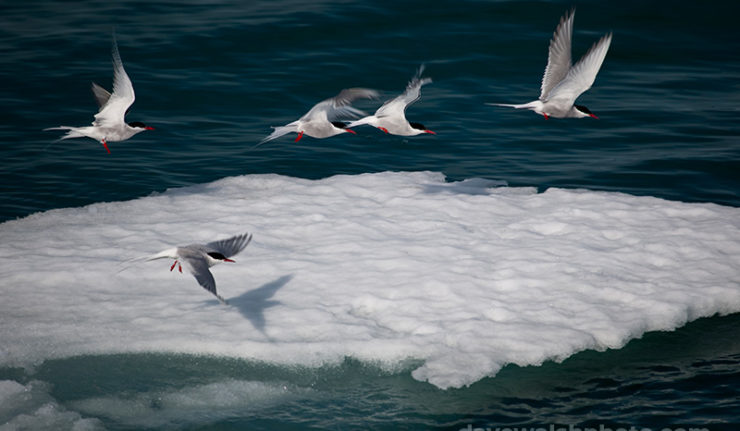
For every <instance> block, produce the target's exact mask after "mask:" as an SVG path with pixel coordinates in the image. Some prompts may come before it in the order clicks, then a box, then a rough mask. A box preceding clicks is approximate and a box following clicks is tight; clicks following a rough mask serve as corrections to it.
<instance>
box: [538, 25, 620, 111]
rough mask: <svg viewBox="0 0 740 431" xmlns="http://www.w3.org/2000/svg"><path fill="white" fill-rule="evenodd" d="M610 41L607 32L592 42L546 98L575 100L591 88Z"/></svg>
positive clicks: (610, 38) (610, 37)
mask: <svg viewBox="0 0 740 431" xmlns="http://www.w3.org/2000/svg"><path fill="white" fill-rule="evenodd" d="M611 42H612V34H611V33H609V34H607V35H605V36H604V37H602V38H601V39H599V41H598V42H596V43H594V44H593V46H592V47H591V48H590V49H589V50H588V52H587V53H586V54H585V55H584V56H583V57H581V59H580V60H578V63H576V64H575V65H574V66H573V67H572V68H571V69H570V72H568V75H567V76H566V77H565V79H563V81H562V82H561V83H560V84H559V85H558V86H556V87H555V88H553V89H552V91H551V92H550V94H549V97H548V99H549V100H553V99H561V98H562V99H570V100H571V103H572V102H573V101H575V99H577V98H578V96H580V95H581V94H582V93H583V92H584V91H586V90H588V89H589V88H591V85H593V83H594V80H596V75H597V74H598V73H599V69H601V64H602V63H603V62H604V58H605V57H606V53H607V51H609V46H610V45H611Z"/></svg>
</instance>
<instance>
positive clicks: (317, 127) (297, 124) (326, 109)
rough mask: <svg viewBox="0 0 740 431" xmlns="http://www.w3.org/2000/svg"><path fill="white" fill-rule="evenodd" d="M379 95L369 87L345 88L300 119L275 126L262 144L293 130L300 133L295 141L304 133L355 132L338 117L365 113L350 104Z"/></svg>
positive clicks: (333, 133) (326, 135) (314, 136)
mask: <svg viewBox="0 0 740 431" xmlns="http://www.w3.org/2000/svg"><path fill="white" fill-rule="evenodd" d="M377 97H378V92H377V91H375V90H370V89H367V88H348V89H344V90H342V91H341V92H340V93H339V94H338V95H336V96H335V97H332V98H331V99H326V100H324V101H322V102H319V103H318V104H316V105H315V106H314V107H313V108H311V110H310V111H308V112H307V113H306V114H305V115H304V116H302V117H301V118H299V119H298V120H296V121H293V122H292V123H289V124H286V125H285V126H278V127H273V129H275V130H274V131H273V132H272V134H270V135H269V136H267V137H266V138H265V139H263V140H262V141H261V142H260V145H261V144H264V143H265V142H268V141H271V140H273V139H277V138H279V137H281V136H283V135H286V134H288V133H291V132H295V133H298V137H297V138H296V139H295V142H298V141H300V140H301V138H302V137H303V135H304V134H305V135H308V136H311V137H313V138H319V139H321V138H328V137H330V136H334V135H338V134H340V133H353V134H354V133H355V131H354V130H352V129H349V128H348V127H347V125H346V124H344V123H343V122H341V121H338V119H339V118H341V117H347V116H352V117H354V118H357V117H359V116H361V115H364V112H362V111H360V110H359V109H356V108H354V107H352V106H350V104H351V103H352V102H354V101H355V100H357V99H362V98H364V99H374V98H377Z"/></svg>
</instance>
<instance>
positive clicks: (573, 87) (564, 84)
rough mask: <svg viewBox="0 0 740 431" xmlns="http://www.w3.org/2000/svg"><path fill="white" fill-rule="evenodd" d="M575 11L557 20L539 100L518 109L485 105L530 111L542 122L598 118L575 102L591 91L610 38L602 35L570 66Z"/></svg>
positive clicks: (499, 104) (517, 106)
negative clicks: (537, 115)
mask: <svg viewBox="0 0 740 431" xmlns="http://www.w3.org/2000/svg"><path fill="white" fill-rule="evenodd" d="M574 15H575V10H572V11H571V12H570V13H566V14H565V16H563V18H562V19H561V20H560V24H558V26H557V28H556V29H555V33H554V34H553V37H552V40H550V50H549V54H548V58H547V67H546V68H545V75H544V76H543V77H542V91H541V93H540V98H539V100H535V101H532V102H529V103H524V104H521V105H511V104H502V103H489V105H495V106H508V107H511V108H516V109H530V110H532V111H534V112H536V113H538V114H540V115H542V116H544V117H545V119H548V118H549V117H554V118H584V117H591V118H598V117H597V116H596V115H594V114H593V113H592V112H591V111H590V110H589V109H588V108H586V107H585V106H583V105H576V104H575V101H576V99H577V98H578V96H580V95H581V94H582V93H583V92H585V91H586V90H588V89H589V88H591V85H593V83H594V80H595V79H596V75H597V74H598V73H599V69H600V68H601V64H602V63H603V62H604V58H605V57H606V52H607V51H608V50H609V45H610V44H611V41H612V34H611V33H608V34H606V35H604V36H603V37H602V38H601V39H599V41H598V42H596V43H595V44H594V45H593V46H592V47H591V49H589V50H588V52H587V53H586V54H585V55H584V56H583V57H581V59H580V60H579V61H578V63H576V64H574V65H572V64H571V40H572V38H573V16H574Z"/></svg>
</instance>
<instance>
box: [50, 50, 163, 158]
mask: <svg viewBox="0 0 740 431" xmlns="http://www.w3.org/2000/svg"><path fill="white" fill-rule="evenodd" d="M92 91H93V94H94V95H95V100H97V102H98V105H99V106H100V111H98V113H97V114H95V121H93V123H92V126H87V127H70V126H59V127H50V128H48V129H44V130H68V132H67V134H66V135H64V136H62V137H61V138H60V139H69V138H82V137H88V138H92V139H95V140H97V141H100V143H101V144H103V147H105V149H106V151H108V153H110V149H108V142H120V141H125V140H126V139H128V138H130V137H132V136H134V135H135V134H137V133H140V132H143V131H144V130H154V128H153V127H149V126H147V125H146V124H144V123H142V122H139V121H134V122H131V123H126V121H124V117H125V116H126V114H127V113H128V110H129V108H130V107H131V105H132V104H133V103H134V99H135V97H134V86H133V85H132V84H131V79H129V77H128V75H127V74H126V71H125V70H124V69H123V63H122V62H121V56H120V54H119V53H118V46H117V45H116V41H115V39H114V40H113V93H109V92H108V91H106V90H105V89H104V88H103V87H101V86H99V85H98V84H96V83H93V84H92Z"/></svg>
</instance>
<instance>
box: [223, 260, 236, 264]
mask: <svg viewBox="0 0 740 431" xmlns="http://www.w3.org/2000/svg"><path fill="white" fill-rule="evenodd" d="M224 262H231V263H234V262H235V261H234V260H231V259H224Z"/></svg>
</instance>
